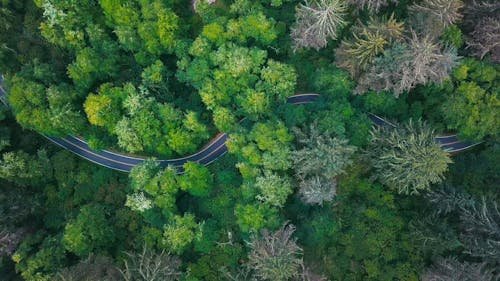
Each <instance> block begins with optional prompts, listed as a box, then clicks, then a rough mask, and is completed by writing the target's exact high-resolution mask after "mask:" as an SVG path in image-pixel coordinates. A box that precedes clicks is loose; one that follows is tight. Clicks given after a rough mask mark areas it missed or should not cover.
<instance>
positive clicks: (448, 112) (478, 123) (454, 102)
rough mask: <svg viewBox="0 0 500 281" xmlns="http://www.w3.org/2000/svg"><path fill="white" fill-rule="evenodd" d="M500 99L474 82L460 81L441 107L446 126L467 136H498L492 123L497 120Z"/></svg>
mask: <svg viewBox="0 0 500 281" xmlns="http://www.w3.org/2000/svg"><path fill="white" fill-rule="evenodd" d="M499 106H500V100H499V99H498V97H497V95H495V94H492V93H488V92H487V91H485V90H484V89H482V88H481V87H479V86H478V85H477V84H476V83H474V82H465V83H462V84H461V85H460V86H459V87H458V88H457V89H456V92H455V94H454V95H452V96H451V97H450V99H448V100H447V101H446V102H445V103H444V104H443V107H442V110H443V112H444V116H445V118H446V121H448V127H449V128H453V129H458V130H459V132H460V133H461V134H462V135H464V136H465V137H467V138H472V139H477V140H480V139H482V138H484V137H485V136H487V135H492V136H498V135H499V134H500V131H498V127H497V126H495V125H494V123H495V121H494V120H498V108H499Z"/></svg>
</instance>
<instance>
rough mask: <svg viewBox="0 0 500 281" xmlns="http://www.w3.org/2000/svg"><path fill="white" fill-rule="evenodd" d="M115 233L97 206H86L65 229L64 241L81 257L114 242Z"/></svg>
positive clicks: (70, 249)
mask: <svg viewBox="0 0 500 281" xmlns="http://www.w3.org/2000/svg"><path fill="white" fill-rule="evenodd" d="M114 239H115V234H114V233H113V230H112V228H111V227H109V224H108V221H107V220H106V217H105V215H104V210H103V209H102V208H99V207H96V206H91V205H88V206H84V207H83V208H82V209H81V210H80V213H79V214H78V216H77V217H76V220H74V221H72V222H70V223H68V224H67V225H66V227H65V230H64V237H63V243H64V245H65V247H66V249H67V250H68V251H70V252H73V253H75V254H76V255H78V256H80V257H86V256H88V255H89V254H90V253H91V252H94V251H96V252H99V251H102V250H104V249H106V248H107V247H109V246H110V245H112V244H113V242H114Z"/></svg>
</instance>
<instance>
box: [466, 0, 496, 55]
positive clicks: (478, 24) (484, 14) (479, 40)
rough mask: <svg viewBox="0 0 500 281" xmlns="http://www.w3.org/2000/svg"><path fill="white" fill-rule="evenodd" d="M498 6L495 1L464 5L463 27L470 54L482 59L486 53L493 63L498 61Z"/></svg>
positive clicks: (486, 0)
mask: <svg viewBox="0 0 500 281" xmlns="http://www.w3.org/2000/svg"><path fill="white" fill-rule="evenodd" d="M499 10H500V4H499V3H498V2H497V1H491V0H483V1H473V2H472V3H468V5H466V7H465V10H464V13H465V27H466V31H467V32H468V33H469V35H470V38H469V40H467V45H468V47H469V48H471V49H472V54H473V55H475V56H477V57H479V58H481V59H482V58H483V57H484V56H485V55H487V54H488V53H489V54H490V58H491V60H492V61H493V62H497V63H498V62H499V61H500V46H499V44H498V38H499V36H500V18H499V17H498V11H499Z"/></svg>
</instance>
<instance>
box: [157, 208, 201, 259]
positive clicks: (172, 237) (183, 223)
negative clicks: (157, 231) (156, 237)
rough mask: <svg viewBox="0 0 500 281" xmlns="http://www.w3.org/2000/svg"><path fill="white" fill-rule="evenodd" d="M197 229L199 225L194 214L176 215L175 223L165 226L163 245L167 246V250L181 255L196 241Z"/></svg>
mask: <svg viewBox="0 0 500 281" xmlns="http://www.w3.org/2000/svg"><path fill="white" fill-rule="evenodd" d="M197 228H198V224H197V223H196V222H195V218H194V216H193V215H192V214H184V216H178V215H176V216H174V218H173V221H171V222H170V223H169V224H168V225H166V226H165V231H164V232H163V238H164V240H163V242H162V243H163V244H165V246H166V248H167V249H169V250H171V251H172V252H175V253H177V254H180V253H182V252H183V251H184V250H185V249H186V247H187V246H188V245H189V244H190V243H191V242H193V240H194V239H195V231H196V229H197Z"/></svg>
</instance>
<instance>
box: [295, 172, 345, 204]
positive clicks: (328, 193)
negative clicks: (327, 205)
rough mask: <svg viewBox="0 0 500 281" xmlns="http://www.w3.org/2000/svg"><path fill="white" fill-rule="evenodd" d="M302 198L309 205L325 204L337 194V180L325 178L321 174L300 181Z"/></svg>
mask: <svg viewBox="0 0 500 281" xmlns="http://www.w3.org/2000/svg"><path fill="white" fill-rule="evenodd" d="M299 186H300V189H299V194H300V198H301V199H302V201H303V202H304V203H305V204H308V205H315V204H317V205H323V202H330V201H332V200H333V198H334V197H335V195H337V180H335V179H325V178H323V177H321V176H312V177H310V178H308V179H305V180H300V181H299Z"/></svg>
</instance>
